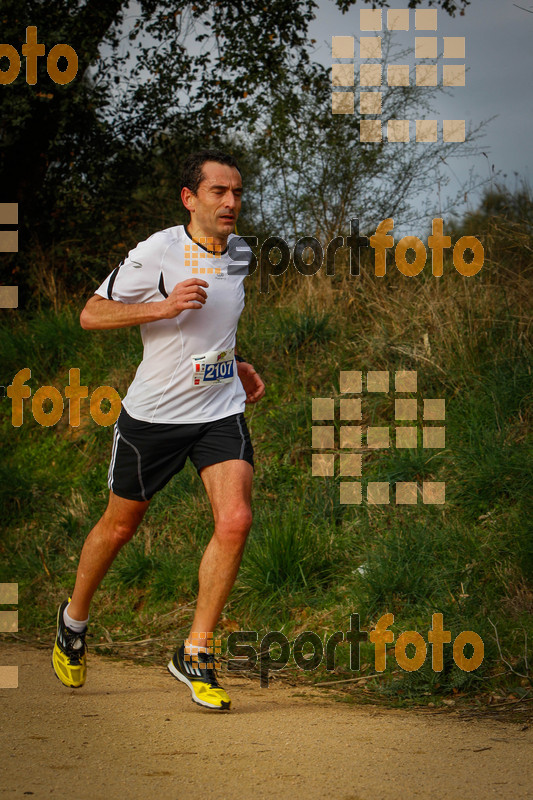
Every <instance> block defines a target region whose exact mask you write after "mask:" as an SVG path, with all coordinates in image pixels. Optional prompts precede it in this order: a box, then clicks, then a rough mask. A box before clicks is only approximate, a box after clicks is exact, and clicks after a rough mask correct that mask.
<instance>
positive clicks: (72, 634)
mask: <svg viewBox="0 0 533 800" xmlns="http://www.w3.org/2000/svg"><path fill="white" fill-rule="evenodd" d="M62 638H63V643H64V647H65V651H66V653H67V655H68V657H69V658H70V659H72V660H73V661H77V662H79V660H80V658H81V656H82V655H83V654H84V653H85V649H86V647H87V645H86V644H85V633H76V631H71V630H70V629H69V628H66V627H65V629H64V633H63V637H62Z"/></svg>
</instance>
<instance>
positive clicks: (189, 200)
mask: <svg viewBox="0 0 533 800" xmlns="http://www.w3.org/2000/svg"><path fill="white" fill-rule="evenodd" d="M195 199H196V195H195V194H193V192H192V191H191V190H190V189H189V188H188V187H187V186H184V187H183V189H182V190H181V202H182V203H183V205H184V206H185V208H186V209H187V211H194V209H195V202H194V201H195Z"/></svg>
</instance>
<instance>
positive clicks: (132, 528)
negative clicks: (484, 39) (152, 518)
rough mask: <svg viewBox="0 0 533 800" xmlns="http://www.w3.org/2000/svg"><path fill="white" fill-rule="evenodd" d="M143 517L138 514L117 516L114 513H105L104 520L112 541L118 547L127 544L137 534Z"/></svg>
mask: <svg viewBox="0 0 533 800" xmlns="http://www.w3.org/2000/svg"><path fill="white" fill-rule="evenodd" d="M141 519H142V518H141ZM141 519H139V518H138V517H137V516H131V517H117V516H115V515H113V514H104V519H103V521H104V525H105V529H106V533H107V536H108V538H109V540H110V542H112V543H113V545H114V546H115V547H118V548H120V547H122V546H123V545H125V544H126V543H127V542H129V541H130V539H131V538H132V537H133V535H134V534H135V532H136V530H137V528H138V527H139V524H140V522H141Z"/></svg>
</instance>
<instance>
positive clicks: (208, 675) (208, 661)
mask: <svg viewBox="0 0 533 800" xmlns="http://www.w3.org/2000/svg"><path fill="white" fill-rule="evenodd" d="M200 662H201V663H202V666H200ZM204 664H205V666H203V665H204ZM208 665H211V666H208ZM198 668H199V670H200V672H201V673H202V677H204V676H205V678H204V679H205V681H206V683H209V686H211V687H213V689H220V684H219V682H218V679H217V673H216V670H215V662H214V660H213V656H210V655H208V654H207V653H198Z"/></svg>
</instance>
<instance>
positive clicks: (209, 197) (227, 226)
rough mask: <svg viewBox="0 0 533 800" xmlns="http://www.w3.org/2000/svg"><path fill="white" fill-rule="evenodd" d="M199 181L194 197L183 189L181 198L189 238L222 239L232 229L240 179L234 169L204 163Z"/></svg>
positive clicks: (239, 197) (237, 208) (236, 210)
mask: <svg viewBox="0 0 533 800" xmlns="http://www.w3.org/2000/svg"><path fill="white" fill-rule="evenodd" d="M202 175H203V176H204V178H203V180H202V181H201V182H200V185H199V187H198V191H197V193H196V195H194V194H192V192H191V191H190V189H183V191H182V199H183V201H184V204H185V206H186V208H188V209H189V211H190V212H191V224H190V227H189V232H190V233H191V235H193V236H211V237H213V238H214V239H215V241H217V240H224V241H225V240H226V238H227V237H228V236H229V234H230V233H232V232H233V229H234V228H235V223H236V221H237V217H238V216H239V212H240V210H241V195H242V180H241V175H240V172H239V170H238V169H236V168H235V167H228V166H227V165H226V164H218V163H217V162H216V161H206V162H205V163H204V164H203V165H202Z"/></svg>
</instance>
